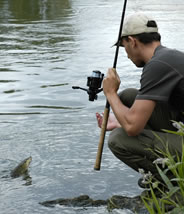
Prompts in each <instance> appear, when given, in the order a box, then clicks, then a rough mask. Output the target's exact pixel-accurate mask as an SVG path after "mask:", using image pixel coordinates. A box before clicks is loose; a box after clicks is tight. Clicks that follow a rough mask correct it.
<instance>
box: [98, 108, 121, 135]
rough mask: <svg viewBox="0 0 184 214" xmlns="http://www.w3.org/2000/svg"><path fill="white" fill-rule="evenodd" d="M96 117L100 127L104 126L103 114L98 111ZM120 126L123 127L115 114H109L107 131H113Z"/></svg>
mask: <svg viewBox="0 0 184 214" xmlns="http://www.w3.org/2000/svg"><path fill="white" fill-rule="evenodd" d="M96 119H97V122H98V127H99V128H101V127H102V122H103V114H102V115H101V114H99V113H98V112H97V113H96ZM119 127H121V125H120V124H119V122H118V121H117V119H116V117H115V116H114V114H109V117H108V121H107V127H106V130H107V131H112V130H113V129H115V128H119Z"/></svg>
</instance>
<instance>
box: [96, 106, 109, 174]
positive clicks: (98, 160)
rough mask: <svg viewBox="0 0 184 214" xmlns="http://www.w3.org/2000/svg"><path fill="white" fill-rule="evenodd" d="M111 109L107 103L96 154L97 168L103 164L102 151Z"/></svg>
mask: <svg viewBox="0 0 184 214" xmlns="http://www.w3.org/2000/svg"><path fill="white" fill-rule="evenodd" d="M109 110H110V108H109V107H108V105H106V107H105V109H104V115H103V122H102V127H101V133H100V139H99V144H98V150H97V155H96V162H95V165H94V169H95V170H100V166H101V159H102V152H103V146H104V140H105V132H106V127H107V121H108V118H109Z"/></svg>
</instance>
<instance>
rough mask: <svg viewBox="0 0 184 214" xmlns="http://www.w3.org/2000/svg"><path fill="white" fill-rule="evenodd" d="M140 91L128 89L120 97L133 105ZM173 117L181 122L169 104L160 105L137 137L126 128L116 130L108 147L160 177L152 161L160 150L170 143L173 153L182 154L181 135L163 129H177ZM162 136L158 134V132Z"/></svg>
mask: <svg viewBox="0 0 184 214" xmlns="http://www.w3.org/2000/svg"><path fill="white" fill-rule="evenodd" d="M137 93H138V91H137V90H136V89H131V88H130V89H126V90H124V91H122V92H121V93H120V94H119V96H120V99H121V101H122V103H123V104H124V105H126V106H128V107H131V105H132V104H133V102H134V100H135V97H136V95H137ZM171 120H175V121H179V120H180V115H179V114H178V113H176V112H173V111H171V110H170V109H169V107H168V106H167V105H166V104H157V105H156V107H155V109H154V112H153V113H152V115H151V117H150V119H149V121H148V123H147V125H146V127H145V129H144V130H143V131H142V132H141V133H140V134H139V135H137V136H133V137H130V136H128V135H127V133H126V132H125V131H124V129H123V128H116V129H114V130H113V131H112V132H111V134H110V136H109V142H108V145H109V148H110V149H111V151H112V152H113V154H114V155H115V156H116V157H117V158H118V159H120V160H121V161H123V162H124V163H125V164H127V165H128V166H129V167H131V168H132V169H134V170H136V171H138V169H139V168H140V169H144V171H145V172H148V171H150V172H151V173H152V174H153V175H154V176H155V177H156V178H157V179H159V180H160V176H159V174H158V171H157V169H156V167H155V164H153V161H154V160H155V159H157V158H158V156H157V155H158V152H157V150H162V151H165V150H166V146H167V145H168V148H169V151H170V153H171V154H172V155H176V153H177V154H179V155H181V151H182V137H181V136H178V135H175V134H169V133H165V132H162V131H161V129H167V130H175V128H174V127H173V126H172V122H171ZM155 134H156V135H157V136H159V137H160V139H161V140H160V139H158V137H156V135H155Z"/></svg>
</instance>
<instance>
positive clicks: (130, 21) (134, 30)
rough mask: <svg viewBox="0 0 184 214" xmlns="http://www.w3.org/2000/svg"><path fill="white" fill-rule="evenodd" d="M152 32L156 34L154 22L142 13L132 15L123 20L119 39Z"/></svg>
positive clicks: (156, 28)
mask: <svg viewBox="0 0 184 214" xmlns="http://www.w3.org/2000/svg"><path fill="white" fill-rule="evenodd" d="M154 32H158V27H157V24H156V21H154V20H153V19H152V18H151V17H149V16H147V15H145V14H144V13H134V14H133V15H129V16H128V17H127V18H126V19H125V22H124V25H123V30H122V33H121V37H123V36H133V35H137V34H141V33H154ZM117 42H118V41H116V43H115V44H117Z"/></svg>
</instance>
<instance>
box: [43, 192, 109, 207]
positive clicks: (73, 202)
mask: <svg viewBox="0 0 184 214" xmlns="http://www.w3.org/2000/svg"><path fill="white" fill-rule="evenodd" d="M40 204H41V205H44V206H46V207H53V206H55V205H56V204H59V205H64V206H70V207H71V206H72V207H92V206H95V207H98V206H104V205H107V201H106V200H93V199H91V198H90V197H89V196H88V195H81V196H79V197H75V198H67V199H64V198H59V199H56V200H51V201H44V202H41V203H40Z"/></svg>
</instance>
